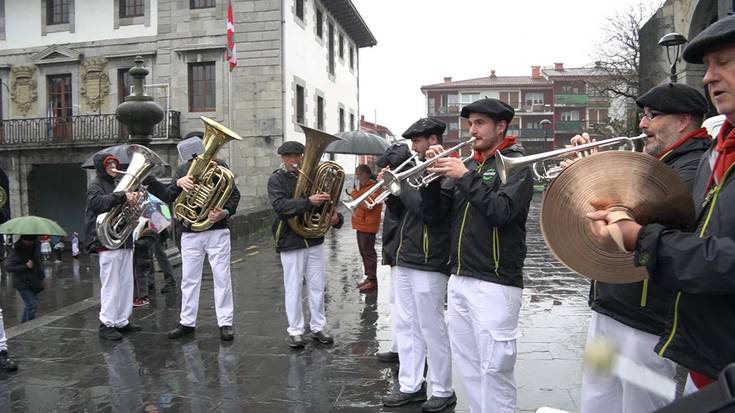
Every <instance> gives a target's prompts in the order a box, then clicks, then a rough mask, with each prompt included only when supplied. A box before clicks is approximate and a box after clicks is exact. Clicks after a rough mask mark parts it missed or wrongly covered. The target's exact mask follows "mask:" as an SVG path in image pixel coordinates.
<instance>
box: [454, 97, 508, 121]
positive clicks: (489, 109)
mask: <svg viewBox="0 0 735 413" xmlns="http://www.w3.org/2000/svg"><path fill="white" fill-rule="evenodd" d="M470 113H484V114H486V115H488V116H490V117H491V118H493V119H495V120H504V121H506V122H510V121H511V120H513V115H515V113H516V111H515V110H513V108H512V107H511V106H510V105H509V104H507V103H504V102H502V101H500V100H498V99H491V98H484V99H480V100H476V101H474V102H472V103H470V104H469V105H467V106H465V107H463V108H462V117H463V118H469V117H470Z"/></svg>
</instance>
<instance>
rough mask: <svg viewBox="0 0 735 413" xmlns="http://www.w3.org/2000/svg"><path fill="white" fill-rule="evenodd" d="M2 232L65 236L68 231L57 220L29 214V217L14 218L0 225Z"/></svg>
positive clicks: (0, 231)
mask: <svg viewBox="0 0 735 413" xmlns="http://www.w3.org/2000/svg"><path fill="white" fill-rule="evenodd" d="M0 234H15V235H60V236H62V237H65V236H66V231H64V228H61V226H60V225H59V224H57V223H56V222H55V221H52V220H50V219H47V218H42V217H36V216H33V215H29V216H27V217H18V218H13V219H11V220H10V221H8V222H6V223H4V224H2V225H0Z"/></svg>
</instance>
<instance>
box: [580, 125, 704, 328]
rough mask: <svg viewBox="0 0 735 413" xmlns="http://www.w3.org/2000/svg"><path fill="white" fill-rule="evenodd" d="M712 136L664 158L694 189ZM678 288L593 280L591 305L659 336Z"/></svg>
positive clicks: (601, 311) (689, 144)
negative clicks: (695, 178)
mask: <svg viewBox="0 0 735 413" xmlns="http://www.w3.org/2000/svg"><path fill="white" fill-rule="evenodd" d="M711 142H712V141H711V139H708V138H707V139H690V140H688V141H686V142H685V143H684V144H683V145H681V146H679V147H678V148H676V149H674V150H673V151H671V152H669V153H668V154H665V155H664V156H662V157H661V160H662V161H663V162H665V163H666V164H667V165H669V166H670V167H671V168H672V169H673V170H674V171H675V172H676V173H677V174H679V176H680V177H681V178H682V180H683V181H684V182H685V183H686V184H687V187H689V189H690V190H691V189H692V184H693V183H694V176H695V175H696V172H697V166H698V165H699V160H700V158H701V157H702V154H703V153H704V152H705V151H706V150H707V149H708V148H709V147H710V144H711ZM673 299H674V291H672V290H670V289H667V288H664V287H663V286H661V285H658V286H653V285H650V283H649V281H648V280H646V281H642V282H638V283H630V284H607V283H602V282H596V281H593V282H592V288H590V305H591V307H592V309H593V310H595V311H597V312H598V313H600V314H605V315H606V316H608V317H611V318H613V319H615V320H617V321H619V322H620V323H623V324H625V325H627V326H629V327H632V328H635V329H637V330H640V331H645V332H647V333H650V334H656V335H659V334H661V333H662V332H663V331H664V327H665V322H666V317H667V314H668V311H669V306H670V304H671V302H672V301H673Z"/></svg>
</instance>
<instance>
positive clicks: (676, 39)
mask: <svg viewBox="0 0 735 413" xmlns="http://www.w3.org/2000/svg"><path fill="white" fill-rule="evenodd" d="M686 42H687V38H686V37H684V35H682V34H679V33H675V32H674V33H669V34H666V35H664V36H663V37H662V38H661V39H660V40H659V41H658V45H659V46H663V47H666V59H667V60H668V61H669V64H670V65H671V75H670V78H671V83H676V81H677V75H676V61H677V60H679V54H680V52H681V45H683V44H684V43H686ZM671 49H674V58H673V59H672V58H671V52H672V50H671Z"/></svg>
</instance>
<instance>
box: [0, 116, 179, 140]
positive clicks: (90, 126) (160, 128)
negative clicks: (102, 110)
mask: <svg viewBox="0 0 735 413" xmlns="http://www.w3.org/2000/svg"><path fill="white" fill-rule="evenodd" d="M179 118H180V113H179V112H177V111H169V112H168V119H164V120H163V121H162V122H160V123H159V124H158V125H156V128H155V129H154V132H153V139H167V138H168V139H180V138H181V129H180V125H179ZM167 121H168V122H167ZM167 126H168V133H166V132H167V130H166V127H167ZM127 138H128V134H127V131H126V128H125V126H124V125H123V124H122V123H120V122H118V121H117V119H116V118H115V114H114V113H110V114H100V115H76V116H71V117H66V118H61V117H58V118H57V117H51V118H29V119H8V120H3V121H0V144H1V145H14V146H15V145H43V144H76V143H116V142H122V141H125V140H126V139H127Z"/></svg>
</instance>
